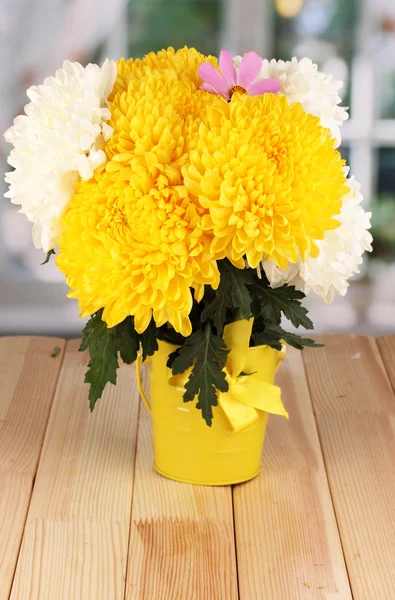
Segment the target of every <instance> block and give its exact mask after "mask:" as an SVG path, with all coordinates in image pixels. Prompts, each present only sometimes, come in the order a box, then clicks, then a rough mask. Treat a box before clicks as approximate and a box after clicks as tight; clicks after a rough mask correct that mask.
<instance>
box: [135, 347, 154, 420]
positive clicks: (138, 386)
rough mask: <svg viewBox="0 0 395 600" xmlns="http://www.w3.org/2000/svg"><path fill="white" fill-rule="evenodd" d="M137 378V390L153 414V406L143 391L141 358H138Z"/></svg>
mask: <svg viewBox="0 0 395 600" xmlns="http://www.w3.org/2000/svg"><path fill="white" fill-rule="evenodd" d="M136 377H137V389H138V391H139V394H140V396H141V397H142V399H143V401H144V404H145V406H146V407H147V409H148V412H152V408H151V404H150V403H149V400H148V398H147V396H146V395H145V392H144V390H143V384H142V381H141V356H138V357H137V359H136Z"/></svg>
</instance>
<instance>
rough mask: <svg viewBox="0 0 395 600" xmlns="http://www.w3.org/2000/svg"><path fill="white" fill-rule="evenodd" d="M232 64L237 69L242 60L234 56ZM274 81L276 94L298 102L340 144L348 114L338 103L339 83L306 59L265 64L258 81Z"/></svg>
mask: <svg viewBox="0 0 395 600" xmlns="http://www.w3.org/2000/svg"><path fill="white" fill-rule="evenodd" d="M233 60H234V64H235V65H236V66H238V65H239V63H240V60H241V57H240V56H235V58H234V59H233ZM266 78H274V79H278V81H279V82H280V83H281V88H280V91H279V93H280V94H283V95H284V96H286V97H287V99H288V101H289V102H290V103H291V104H292V103H293V102H300V103H301V105H302V106H303V109H304V110H305V111H306V112H307V113H309V114H311V115H314V116H316V117H318V118H319V119H320V120H321V124H322V125H323V126H324V127H327V128H328V129H330V131H331V133H332V136H333V137H334V138H335V139H336V145H337V146H339V145H340V142H341V135H340V126H341V125H342V123H343V121H345V120H346V119H348V113H347V111H346V109H345V108H344V107H343V106H338V104H339V103H340V102H341V98H340V97H339V94H338V92H339V89H340V88H341V87H342V86H343V83H342V82H341V81H336V80H334V79H332V75H330V74H326V73H321V72H320V71H318V67H317V65H316V64H314V63H313V62H312V61H311V60H310V59H309V58H302V60H299V61H298V60H297V59H296V58H293V59H292V60H291V61H283V60H274V59H273V60H271V61H268V60H264V61H263V63H262V69H261V72H260V74H259V76H258V77H257V79H258V80H259V79H266Z"/></svg>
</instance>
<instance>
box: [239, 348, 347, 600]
mask: <svg viewBox="0 0 395 600" xmlns="http://www.w3.org/2000/svg"><path fill="white" fill-rule="evenodd" d="M287 354H288V355H287V358H286V360H285V362H284V364H283V365H282V366H281V368H280V371H279V373H278V377H277V382H278V384H279V385H280V386H281V387H282V395H283V399H284V403H285V405H286V408H287V410H288V412H289V414H290V419H289V421H287V420H285V419H284V418H281V417H277V416H271V417H270V418H269V425H268V431H267V435H266V441H265V447H264V450H263V459H262V471H261V473H260V475H259V476H258V477H257V478H256V479H254V480H252V481H250V482H248V483H246V484H243V485H240V486H236V487H235V488H234V494H233V497H234V511H235V527H236V544H237V561H238V573H239V590H240V600H262V599H266V598H267V599H268V600H269V599H270V600H277V599H278V600H280V599H283V598H284V600H285V599H288V598H289V599H290V600H291V599H292V600H310V599H318V598H319V599H327V600H335V599H338V600H345V599H349V598H351V594H350V588H349V584H348V580H347V574H346V569H345V564H344V559H343V554H342V550H341V544H340V539H339V534H338V529H337V524H336V520H335V516H334V511H333V506H332V503H331V498H330V493H329V487H328V482H327V478H326V474H325V469H324V464H323V460H322V455H321V450H320V445H319V440H318V435H317V431H316V426H315V422H314V416H313V412H312V408H311V403H310V398H309V393H308V388H307V382H306V377H305V373H304V369H303V363H302V358H301V354H300V353H299V352H298V351H296V350H293V349H291V348H290V349H289V350H288V351H287Z"/></svg>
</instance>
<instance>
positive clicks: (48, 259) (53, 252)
mask: <svg viewBox="0 0 395 600" xmlns="http://www.w3.org/2000/svg"><path fill="white" fill-rule="evenodd" d="M52 254H56V252H55V250H54V249H52V250H49V251H48V252H47V257H46V259H45V260H44V262H42V263H41V266H42V265H46V264H47V263H49V261H50V259H51V256H52Z"/></svg>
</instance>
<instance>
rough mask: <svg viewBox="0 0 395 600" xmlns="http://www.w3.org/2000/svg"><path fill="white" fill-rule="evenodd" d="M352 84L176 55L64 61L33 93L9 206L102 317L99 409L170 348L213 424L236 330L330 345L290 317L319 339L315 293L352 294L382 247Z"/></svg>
mask: <svg viewBox="0 0 395 600" xmlns="http://www.w3.org/2000/svg"><path fill="white" fill-rule="evenodd" d="M340 87H341V83H340V82H338V81H333V80H332V77H331V76H330V75H326V74H324V73H320V72H319V71H318V70H317V66H316V65H315V64H313V63H312V62H311V61H310V60H309V59H307V58H305V59H303V60H300V61H298V60H296V59H295V58H294V59H292V61H289V62H283V61H276V60H271V61H268V60H262V58H260V57H259V56H258V55H257V54H255V53H254V52H248V53H247V54H245V55H244V56H243V57H240V56H235V57H233V58H232V57H231V55H230V54H229V52H226V51H222V52H221V54H220V57H219V60H218V61H217V58H215V57H213V56H203V55H202V54H200V53H199V52H197V51H196V50H195V49H193V48H183V49H181V50H179V51H177V52H175V51H174V50H173V49H172V48H169V49H168V50H162V51H160V52H158V53H157V54H154V53H150V54H148V55H147V56H145V57H144V58H143V59H142V60H133V59H129V60H125V59H121V60H119V61H118V62H117V63H115V62H113V61H109V60H106V61H105V63H104V64H103V66H102V67H101V68H100V67H99V66H97V65H92V64H90V65H88V66H87V67H83V66H81V65H80V64H78V63H71V62H65V63H64V65H63V68H62V69H59V70H58V71H57V72H56V74H55V76H54V77H49V78H48V79H46V80H45V81H44V83H43V84H42V85H38V86H33V87H31V88H30V89H29V90H28V92H27V93H28V97H29V99H30V103H29V104H28V105H27V106H26V108H25V113H26V114H25V115H23V116H19V117H17V118H16V119H15V123H14V125H13V126H12V127H11V128H10V129H9V130H8V131H7V132H6V134H5V138H6V140H7V141H8V142H10V143H12V144H13V145H14V148H13V149H12V151H11V153H10V157H9V164H10V165H11V166H12V167H13V170H12V171H11V172H10V173H8V174H7V176H6V180H7V182H8V183H9V191H8V192H7V194H6V195H7V196H8V198H10V200H11V202H13V203H14V204H18V205H20V207H21V208H20V212H22V213H23V214H25V215H26V217H27V218H28V219H29V220H30V221H32V222H33V224H34V225H33V239H34V244H35V246H36V247H37V248H42V249H43V250H44V251H45V252H46V253H47V260H49V258H50V257H51V255H52V254H56V264H57V266H58V268H59V269H60V270H61V271H62V272H63V273H64V275H65V277H66V281H67V284H68V286H69V287H70V292H69V294H68V295H69V297H70V298H77V299H78V302H79V305H80V308H81V316H82V317H90V319H89V321H88V322H87V324H86V326H85V328H84V331H83V340H82V345H81V349H87V348H88V349H89V352H90V363H89V368H88V371H87V374H86V381H87V382H88V383H89V384H90V392H89V398H90V406H91V409H93V407H94V406H95V403H96V401H97V400H98V399H99V398H100V397H101V395H102V393H103V390H104V387H105V385H106V384H107V383H108V382H110V383H112V384H115V383H116V372H117V368H118V365H119V361H120V360H122V361H123V362H125V363H128V364H130V363H133V362H134V361H136V360H143V361H144V360H146V359H147V357H150V356H152V355H154V354H155V352H156V351H157V349H158V344H159V345H160V344H161V342H167V343H168V344H170V345H172V352H171V353H170V354H169V356H168V363H167V364H168V367H169V369H171V371H172V373H171V374H172V376H174V377H177V376H179V375H180V374H186V376H185V377H184V379H183V386H182V393H183V398H184V401H186V402H188V401H194V402H195V404H196V406H197V407H198V409H200V410H201V414H202V416H203V418H204V420H205V421H206V423H207V424H208V425H211V423H212V417H213V407H214V406H216V405H217V404H218V398H219V396H221V395H223V396H225V395H226V393H227V391H228V390H229V386H230V384H231V375H232V374H229V369H228V368H227V361H228V360H229V356H230V354H229V353H232V348H231V347H230V346H229V342H228V340H229V339H230V337H231V336H229V335H227V334H226V333H225V332H226V331H227V328H228V331H229V326H231V325H234V324H237V323H239V322H243V323H247V324H248V325H247V329H245V331H247V334H248V335H247V339H246V340H245V339H244V341H243V343H246V347H247V348H249V347H250V348H251V347H255V346H262V345H265V346H269V347H271V348H273V349H275V350H278V351H281V349H282V347H283V345H284V343H286V344H290V345H292V346H295V347H296V348H300V349H302V348H303V347H304V346H306V345H308V346H313V345H314V342H313V341H312V340H310V339H306V338H302V337H299V336H297V335H294V334H291V333H287V331H286V330H285V329H283V322H284V320H283V317H285V319H288V320H289V321H290V322H291V323H292V324H293V326H294V327H296V328H298V327H304V328H306V329H312V327H313V324H312V322H311V320H310V319H309V317H308V315H307V311H306V309H305V308H304V307H303V306H302V301H303V299H304V297H305V295H306V294H308V293H310V292H313V293H316V294H318V295H319V296H321V297H322V298H323V300H324V301H325V302H331V301H332V300H333V298H334V296H335V294H341V295H344V294H345V293H346V290H347V285H348V283H347V282H348V279H349V278H350V277H351V275H352V274H353V273H356V272H358V266H359V265H360V264H361V262H362V254H363V252H364V251H366V250H371V246H370V244H371V236H370V233H369V232H368V229H369V227H370V223H369V218H370V215H369V214H368V213H365V212H364V210H363V209H362V207H361V201H362V196H361V194H360V190H359V184H358V182H357V181H355V180H354V178H353V177H349V173H348V168H347V167H346V165H345V161H344V160H342V158H341V155H340V153H339V151H338V150H337V147H338V146H339V144H340V127H341V125H342V122H343V121H344V120H345V119H346V118H347V112H346V110H345V108H343V107H341V106H339V103H340V102H341V99H340V98H339V96H338V91H339V88H340ZM234 331H237V329H234ZM233 339H234V343H235V344H237V343H238V342H237V339H236V340H235V338H234V335H233ZM240 343H241V342H240ZM234 375H235V374H233V376H234ZM237 375H238V376H240V378H248V377H249V376H250V377H252V376H253V373H248V372H245V371H243V370H241V371H240V369H239V372H238V373H237ZM273 412H275V411H273ZM277 412H282V411H281V410H280V409H278V411H277Z"/></svg>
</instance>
